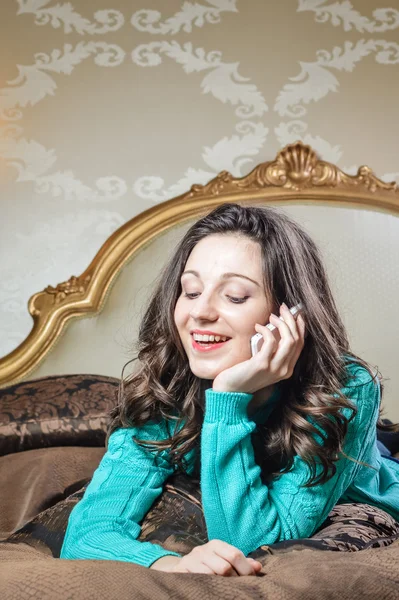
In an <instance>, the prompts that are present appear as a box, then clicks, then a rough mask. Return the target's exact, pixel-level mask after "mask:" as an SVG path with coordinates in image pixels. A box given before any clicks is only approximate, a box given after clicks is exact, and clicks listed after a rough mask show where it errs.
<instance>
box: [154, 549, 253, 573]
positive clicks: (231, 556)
mask: <svg viewBox="0 0 399 600" xmlns="http://www.w3.org/2000/svg"><path fill="white" fill-rule="evenodd" d="M167 559H170V560H167ZM151 568H152V569H155V570H159V571H168V572H169V573H205V574H207V575H222V576H223V577H238V576H239V575H256V573H258V572H259V571H260V570H261V569H262V565H261V563H260V562H258V561H257V560H254V559H253V558H246V557H245V556H244V554H243V553H242V552H241V550H239V549H238V548H235V547H234V546H231V545H230V544H227V543H226V542H223V541H222V540H211V541H210V542H207V543H206V544H203V545H202V546H196V547H195V548H193V549H192V550H191V552H190V553H189V554H186V556H183V557H182V558H177V557H174V556H170V557H169V556H165V557H163V558H160V559H159V560H157V561H156V562H155V563H153V565H152V566H151Z"/></svg>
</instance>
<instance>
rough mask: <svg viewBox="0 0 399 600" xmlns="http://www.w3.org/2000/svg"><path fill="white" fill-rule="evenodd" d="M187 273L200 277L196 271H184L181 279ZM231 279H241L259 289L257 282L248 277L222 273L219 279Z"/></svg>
mask: <svg viewBox="0 0 399 600" xmlns="http://www.w3.org/2000/svg"><path fill="white" fill-rule="evenodd" d="M189 273H191V274H192V275H195V276H196V277H200V276H199V273H198V271H192V270H189V271H184V273H182V277H183V275H188V274H189ZM231 277H242V279H247V280H248V281H251V282H252V283H254V284H255V285H257V286H258V287H260V285H259V283H258V282H257V281H255V280H254V279H251V278H250V277H247V276H246V275H241V274H240V273H223V275H221V277H220V278H221V279H230V278H231Z"/></svg>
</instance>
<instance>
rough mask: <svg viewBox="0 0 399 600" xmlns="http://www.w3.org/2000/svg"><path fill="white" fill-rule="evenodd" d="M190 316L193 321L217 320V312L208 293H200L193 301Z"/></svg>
mask: <svg viewBox="0 0 399 600" xmlns="http://www.w3.org/2000/svg"><path fill="white" fill-rule="evenodd" d="M192 302H193V307H192V309H191V311H190V317H191V318H192V319H194V320H195V321H217V319H218V317H219V314H218V311H217V309H216V306H215V304H214V302H213V301H212V299H211V297H210V295H206V294H205V293H202V294H201V295H200V296H199V297H198V298H195V299H194V300H193V301H192Z"/></svg>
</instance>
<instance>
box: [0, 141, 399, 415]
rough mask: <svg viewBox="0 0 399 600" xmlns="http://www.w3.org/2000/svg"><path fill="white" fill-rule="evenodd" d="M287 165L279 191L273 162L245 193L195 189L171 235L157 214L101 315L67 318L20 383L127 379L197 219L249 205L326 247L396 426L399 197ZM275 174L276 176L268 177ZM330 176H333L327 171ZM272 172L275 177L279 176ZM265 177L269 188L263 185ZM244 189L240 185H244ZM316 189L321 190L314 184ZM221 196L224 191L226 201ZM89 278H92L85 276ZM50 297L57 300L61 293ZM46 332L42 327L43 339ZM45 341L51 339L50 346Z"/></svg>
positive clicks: (347, 314)
mask: <svg viewBox="0 0 399 600" xmlns="http://www.w3.org/2000/svg"><path fill="white" fill-rule="evenodd" d="M288 148H289V149H290V152H291V154H292V156H294V155H295V152H296V153H297V154H298V153H300V151H302V150H303V149H304V148H306V147H305V146H303V145H301V144H297V145H292V146H290V147H288ZM295 148H296V150H295ZM284 152H285V154H283V153H284ZM292 156H291V158H292ZM284 157H285V158H284ZM288 158H289V154H287V149H285V150H283V151H282V153H279V155H278V156H277V159H276V161H277V163H278V161H279V160H280V163H279V169H280V171H279V173H278V174H279V177H281V169H282V165H283V166H284V164H285V163H284V160H285V161H286V165H287V168H286V171H285V177H286V179H285V183H284V181H282V180H281V181H280V182H278V180H277V179H276V181H277V184H276V181H274V182H273V181H272V182H271V183H270V173H271V171H270V165H275V164H276V161H274V162H272V161H271V162H270V163H263V164H262V165H259V167H257V171H256V169H255V170H254V171H256V172H257V177H256V178H254V177H252V180H251V181H252V182H251V185H252V186H253V187H252V188H251V187H250V185H248V179H247V184H246V185H244V184H242V182H243V179H245V178H243V179H241V180H235V182H236V183H235V184H234V188H233V184H232V183H231V181H232V178H231V176H228V174H227V175H226V174H221V175H220V176H219V178H220V179H219V181H218V184H217V185H216V184H215V180H214V182H213V187H212V185H211V184H208V185H209V186H210V187H208V186H207V187H206V189H204V188H199V189H198V190H197V192H195V190H194V194H193V193H191V195H190V193H188V194H187V195H185V196H182V197H179V199H175V200H171V201H169V202H166V203H164V208H165V215H166V214H167V210H169V217H168V219H169V220H168V223H170V222H172V221H173V223H172V225H170V226H169V227H166V226H165V223H164V228H163V229H162V226H161V224H162V208H163V206H162V205H159V206H158V207H157V210H158V213H157V214H158V216H157V219H158V222H159V223H160V227H159V229H160V230H162V231H160V233H158V234H157V235H156V236H155V238H153V239H152V240H150V241H148V242H147V243H146V244H143V246H142V247H141V248H140V249H139V250H138V251H136V252H135V253H133V254H132V255H131V256H128V255H127V254H126V251H125V254H126V255H125V256H124V258H123V261H119V263H121V262H123V265H122V266H121V267H120V269H119V270H120V273H119V275H118V276H117V274H113V279H112V277H111V275H110V277H111V279H112V282H113V285H112V286H111V285H110V284H109V285H108V289H107V293H106V294H104V296H106V299H105V300H104V299H103V300H102V304H103V309H102V311H101V312H100V313H97V314H92V315H91V318H79V319H69V323H68V327H66V326H65V325H66V324H64V325H63V326H62V327H61V331H59V333H58V334H57V336H56V340H55V341H56V343H53V347H52V349H51V352H49V353H48V354H46V356H45V358H44V359H43V360H42V362H41V363H40V364H38V365H36V366H34V368H33V369H32V368H31V369H30V370H29V373H25V374H24V375H23V376H22V377H21V376H19V377H17V378H18V379H21V378H25V379H26V378H27V377H28V375H29V378H31V377H40V376H43V375H49V374H58V373H98V374H103V375H113V376H120V375H121V371H122V367H123V365H124V364H125V363H126V362H127V361H128V360H130V359H131V358H133V357H134V356H135V340H136V339H137V333H138V327H139V323H140V319H141V317H142V315H143V312H144V310H145V306H146V301H147V300H148V298H149V295H150V293H151V291H152V289H153V286H154V282H155V280H156V278H157V276H158V274H159V273H160V270H161V269H162V266H163V265H164V264H165V263H166V262H167V260H168V257H169V256H170V254H171V253H172V252H173V249H174V247H175V245H176V243H177V241H178V240H179V239H180V238H181V237H182V235H183V234H184V232H185V231H186V230H187V228H188V227H189V226H190V225H191V224H192V223H193V222H194V221H195V220H196V219H197V218H198V216H197V215H198V213H200V212H201V211H202V212H208V208H209V209H210V208H212V203H213V205H216V204H218V203H222V202H225V201H230V200H231V201H239V202H245V203H246V204H251V203H252V204H269V205H273V206H276V207H278V208H280V209H281V210H283V211H285V212H286V213H287V214H289V215H290V216H292V217H293V218H294V219H295V220H297V221H298V222H299V223H300V224H301V225H302V226H303V227H304V228H305V229H306V230H307V231H308V232H309V233H310V235H311V236H312V237H313V239H314V240H315V241H316V242H317V243H318V245H319V247H320V248H321V251H322V254H323V256H324V259H325V264H326V266H327V272H328V274H329V278H330V283H331V287H332V289H333V292H334V293H335V297H336V300H337V304H338V307H339V309H340V311H341V314H342V317H343V320H344V323H345V324H346V326H347V329H348V332H349V337H350V341H351V344H352V349H353V351H354V352H356V353H357V354H359V355H360V356H362V357H363V358H364V359H366V360H367V361H369V362H370V363H371V364H373V365H375V366H377V367H378V368H379V369H380V371H381V373H382V374H383V376H384V377H385V378H386V381H385V399H384V406H385V407H386V416H387V417H389V418H390V419H392V420H396V421H399V353H398V351H397V340H398V337H399V336H398V333H399V270H398V265H397V257H398V256H399V218H398V217H399V194H398V193H397V190H396V189H394V187H392V186H391V187H390V188H389V189H383V188H381V189H378V184H375V181H374V180H372V179H371V180H370V181H371V183H370V182H369V184H368V186H366V187H363V188H362V186H361V185H360V183H361V182H360V183H358V184H357V186H356V185H354V184H352V183H351V184H347V188H346V189H345V188H344V185H343V183H342V181H337V179H336V180H335V181H333V182H332V183H331V178H330V185H326V186H325V187H323V188H322V186H323V184H320V181H322V177H323V176H325V171H324V175H323V171H322V166H323V164H322V163H321V161H318V160H317V158H315V157H314V156H312V157H311V159H309V160H310V162H309V163H306V162H305V161H304V162H303V165H302V167H298V168H297V170H296V171H295V170H294V169H292V161H291V163H290V162H289V161H288ZM312 161H313V162H312ZM268 165H269V167H268V168H269V171H268V170H267V168H266V167H267V166H268ZM327 165H328V163H327ZM306 168H307V169H308V175H309V173H310V175H309V176H308V177H307V179H305V178H304V177H303V178H302V181H301V179H300V177H299V175H298V174H300V173H301V172H302V173H304V172H305V169H306ZM329 168H330V169H331V168H333V167H332V166H331V165H329ZM274 169H275V171H276V167H274ZM288 169H291V171H289V170H288ZM301 169H302V171H301ZM334 169H336V168H335V167H334ZM337 172H338V171H337ZM289 173H291V174H293V175H289ZM260 174H262V177H263V180H261V179H260ZM265 174H266V175H265ZM250 175H251V174H250ZM250 175H248V176H247V178H249V177H250ZM316 176H317V177H318V179H317V177H316ZM312 177H313V179H312ZM363 179H364V178H363ZM237 181H241V186H239V185H238V184H237ZM254 181H255V184H254ZM317 181H318V182H319V183H318V186H319V187H318V188H317V186H316V184H315V182H316V183H317ZM373 181H374V184H373ZM376 181H378V180H376ZM223 182H224V184H223ZM256 182H257V183H256ZM211 183H212V182H211ZM221 185H222V192H221V189H220V186H221ZM373 185H374V187H373ZM381 185H386V184H382V183H381ZM223 186H224V187H223ZM229 186H230V187H229ZM254 186H255V187H254ZM256 187H257V189H255V188H256ZM223 189H227V191H228V192H229V193H226V194H223ZM251 189H252V191H251ZM233 192H234V193H233ZM262 192H263V193H262ZM196 193H197V194H199V195H200V196H201V194H202V195H203V197H205V195H206V194H207V196H206V197H207V198H208V205H209V206H207V202H204V201H202V202H201V198H200V200H199V203H198V204H197V208H196V210H194V209H192V210H191V212H192V213H193V216H191V218H189V219H188V217H189V216H190V211H189V210H187V207H191V208H192V206H193V198H195V196H196ZM384 193H385V195H386V196H384ZM323 194H324V195H323ZM373 194H374V196H375V197H376V198H377V200H378V198H379V199H380V200H381V202H380V203H378V202H377V201H373ZM389 194H391V196H389ZM262 196H263V197H262ZM352 196H353V201H352ZM359 198H360V200H362V201H360V200H359ZM384 198H385V201H384ZM390 198H391V199H390ZM251 199H252V201H251ZM387 199H388V200H387ZM384 202H385V203H384ZM179 203H180V204H179ZM373 204H374V205H373ZM173 207H175V209H176V210H175V211H174V213H173V214H174V217H173V219H171V218H170V214H171V213H170V211H171V210H172V208H173ZM176 207H177V208H178V209H179V210H177V208H176ZM147 212H148V211H147ZM179 215H181V216H179ZM126 225H127V224H126ZM126 225H125V226H124V227H126ZM113 236H114V237H115V234H113ZM102 250H103V249H102ZM100 253H101V250H100ZM100 253H99V254H100ZM96 260H97V263H98V264H100V259H99V258H98V256H97V257H96V258H95V260H93V263H92V265H93V264H95V263H96ZM107 268H110V267H107ZM118 268H119V267H118ZM88 272H89V269H87V271H86V272H85V273H88ZM93 272H95V270H94V271H93ZM84 275H85V274H83V275H82V276H81V277H80V278H79V279H78V281H77V282H75V288H76V290H78V288H79V282H82V281H84ZM82 278H83V279H82ZM87 281H88V284H87V285H86V287H85V284H83V288H84V289H83V291H82V289H81V290H80V298H81V299H82V298H83V297H86V296H88V294H89V290H88V288H89V287H90V285H92V284H93V279H90V278H89V279H88V280H87ZM63 285H64V286H65V284H63ZM86 288H87V289H86ZM56 289H58V292H59V296H58V303H59V305H62V303H63V302H71V300H73V297H74V294H75V296H76V298H78V299H79V290H78V291H74V290H72V292H70V291H69V292H68V291H67V293H66V294H64V297H62V287H61V288H56ZM64 289H65V288H64ZM52 290H53V296H54V288H52ZM47 293H48V292H47ZM36 304H37V302H36ZM88 304H89V303H88ZM31 306H32V302H31ZM86 310H87V309H86ZM80 311H81V314H80V316H81V317H82V316H85V313H84V309H82V307H81V308H80ZM57 318H58V317H57ZM57 318H56V317H53V320H51V319H49V320H47V323H46V324H45V326H46V327H47V328H49V327H50V328H51V326H55V324H56V321H57ZM58 325H59V323H58ZM43 327H44V326H43V323H42V329H41V332H42V333H41V335H42V337H43V331H44V330H43ZM61 332H62V335H61ZM45 338H46V336H44V338H43V339H44V340H45ZM37 339H38V338H37ZM30 343H31V344H32V343H33V342H30ZM43 343H49V342H48V341H47V342H45V341H44V342H43ZM28 350H29V348H28ZM5 359H7V357H5ZM4 364H5V360H4V359H2V360H0V370H1V367H2V365H4ZM8 364H10V362H9V363H8ZM5 383H7V382H4V381H2V385H4V384H5Z"/></svg>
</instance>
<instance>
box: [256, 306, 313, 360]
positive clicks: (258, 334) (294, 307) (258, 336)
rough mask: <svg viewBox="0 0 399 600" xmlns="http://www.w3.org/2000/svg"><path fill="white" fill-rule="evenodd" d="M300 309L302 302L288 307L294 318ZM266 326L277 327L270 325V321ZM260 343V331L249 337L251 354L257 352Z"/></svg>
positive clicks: (260, 345) (273, 328)
mask: <svg viewBox="0 0 399 600" xmlns="http://www.w3.org/2000/svg"><path fill="white" fill-rule="evenodd" d="M302 309H303V304H302V302H299V304H296V305H295V306H293V307H292V308H290V313H291V314H292V316H293V317H294V319H296V318H297V316H298V315H299V313H300V312H301V311H302ZM280 319H281V317H280ZM266 327H267V328H268V329H270V331H274V330H275V329H277V327H276V326H275V325H272V324H271V323H268V324H267V325H266ZM262 344H263V335H262V334H261V333H255V335H253V336H252V337H251V353H252V356H255V354H257V353H258V352H259V350H260V349H261V347H262Z"/></svg>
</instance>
